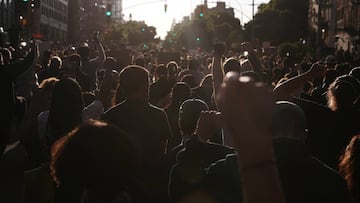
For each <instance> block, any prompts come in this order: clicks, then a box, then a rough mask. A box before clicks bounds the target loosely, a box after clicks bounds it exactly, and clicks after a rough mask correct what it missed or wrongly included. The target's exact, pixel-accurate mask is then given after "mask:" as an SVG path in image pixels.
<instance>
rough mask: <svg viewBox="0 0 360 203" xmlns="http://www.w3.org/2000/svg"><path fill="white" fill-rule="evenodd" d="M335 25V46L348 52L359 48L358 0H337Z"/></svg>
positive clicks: (359, 5)
mask: <svg viewBox="0 0 360 203" xmlns="http://www.w3.org/2000/svg"><path fill="white" fill-rule="evenodd" d="M336 26H337V30H336V31H337V32H336V36H335V43H336V48H337V49H338V50H339V49H342V50H348V51H350V52H353V51H355V50H359V31H360V1H359V0H337V8H336Z"/></svg>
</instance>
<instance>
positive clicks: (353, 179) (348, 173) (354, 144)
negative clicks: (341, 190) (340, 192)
mask: <svg viewBox="0 0 360 203" xmlns="http://www.w3.org/2000/svg"><path fill="white" fill-rule="evenodd" d="M339 172H340V174H341V175H342V176H343V177H344V179H345V181H346V183H347V186H348V188H349V191H350V193H351V196H352V199H353V202H354V203H359V202H360V135H357V136H354V137H353V138H352V139H351V141H350V143H349V145H348V146H347V147H346V150H345V152H344V154H343V155H342V156H341V158H340V163H339Z"/></svg>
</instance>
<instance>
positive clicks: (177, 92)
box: [171, 82, 191, 105]
mask: <svg viewBox="0 0 360 203" xmlns="http://www.w3.org/2000/svg"><path fill="white" fill-rule="evenodd" d="M190 96H191V90H190V87H189V85H187V84H186V83H184V82H178V83H176V84H175V86H174V88H173V89H172V100H171V102H172V103H173V104H174V105H180V104H181V103H182V102H184V101H185V100H187V99H189V98H190Z"/></svg>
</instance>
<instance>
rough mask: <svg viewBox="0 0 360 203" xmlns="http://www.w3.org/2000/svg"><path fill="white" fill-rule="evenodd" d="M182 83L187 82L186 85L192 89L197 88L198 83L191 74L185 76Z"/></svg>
mask: <svg viewBox="0 0 360 203" xmlns="http://www.w3.org/2000/svg"><path fill="white" fill-rule="evenodd" d="M180 81H181V82H185V83H186V84H188V85H189V87H190V88H194V87H196V81H195V78H194V76H193V75H191V74H186V75H184V76H183V77H182V78H181V80H180Z"/></svg>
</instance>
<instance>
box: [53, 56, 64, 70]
mask: <svg viewBox="0 0 360 203" xmlns="http://www.w3.org/2000/svg"><path fill="white" fill-rule="evenodd" d="M61 66H62V60H61V58H60V57H58V56H53V57H51V60H50V68H60V67H61Z"/></svg>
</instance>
